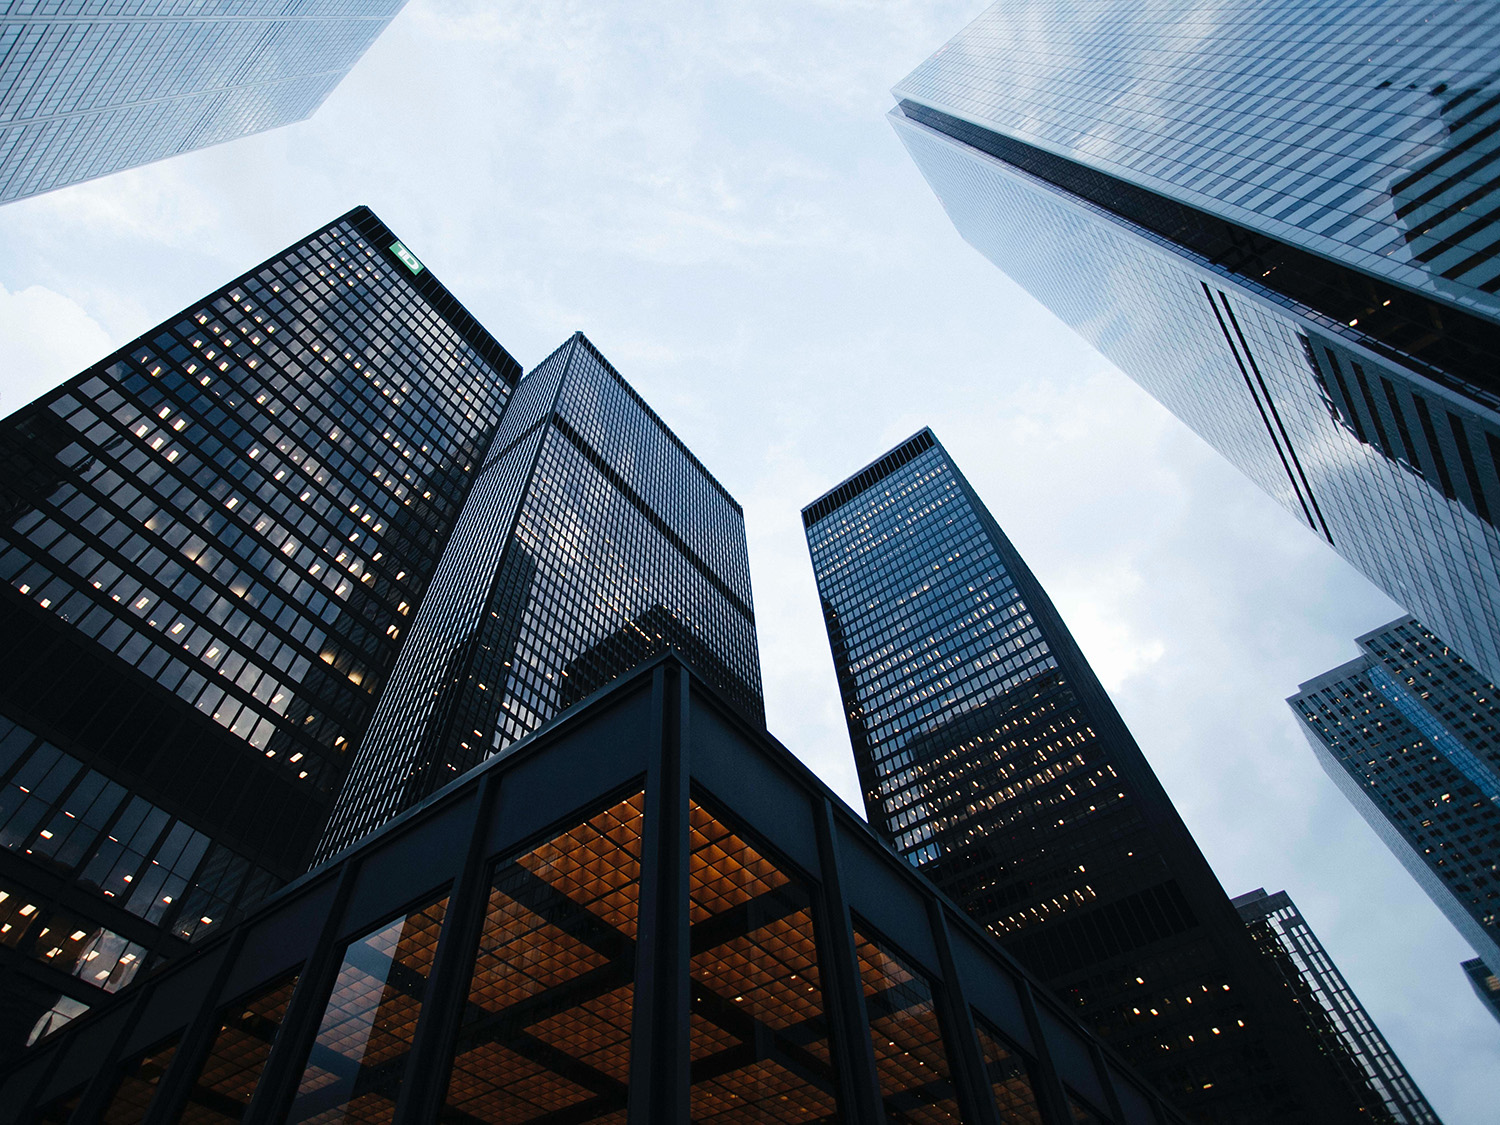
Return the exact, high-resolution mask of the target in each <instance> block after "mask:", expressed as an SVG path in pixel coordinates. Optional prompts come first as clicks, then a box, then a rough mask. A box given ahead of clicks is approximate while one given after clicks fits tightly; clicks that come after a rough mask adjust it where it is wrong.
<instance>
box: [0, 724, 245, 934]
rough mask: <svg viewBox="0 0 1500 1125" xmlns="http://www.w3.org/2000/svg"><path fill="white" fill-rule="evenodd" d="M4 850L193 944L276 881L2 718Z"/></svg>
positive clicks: (0, 838)
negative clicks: (97, 894) (71, 879)
mask: <svg viewBox="0 0 1500 1125" xmlns="http://www.w3.org/2000/svg"><path fill="white" fill-rule="evenodd" d="M0 847H5V848H8V849H9V850H11V851H14V852H18V853H21V854H25V855H27V856H29V857H31V859H32V860H33V861H35V862H37V863H38V864H41V865H42V866H44V867H46V868H49V869H51V870H53V871H56V872H58V873H61V874H65V875H71V876H73V877H74V879H75V881H76V883H77V885H78V886H80V887H83V888H85V889H89V890H94V891H97V892H99V893H100V894H101V895H102V896H103V897H105V898H108V899H111V900H113V901H114V902H116V903H117V904H118V905H119V906H121V907H122V908H123V909H125V910H127V911H129V912H130V913H132V914H135V915H136V916H138V917H140V918H143V919H145V920H146V921H148V922H151V923H153V924H156V925H160V926H162V927H163V928H165V929H167V930H169V931H170V932H172V933H175V934H176V935H177V936H178V937H181V938H185V939H188V940H194V939H197V938H201V937H203V936H206V935H207V934H208V933H209V932H210V928H211V927H214V926H215V924H216V923H217V924H219V926H218V928H222V923H224V922H225V921H226V920H229V919H230V918H233V917H237V916H238V915H239V914H240V913H242V912H243V911H244V910H247V909H249V908H250V907H251V906H253V905H255V903H256V902H258V901H259V900H260V899H261V898H263V897H264V896H265V894H266V893H267V892H268V891H269V889H270V887H271V884H272V882H273V879H272V876H271V875H270V874H269V873H268V872H266V871H263V870H261V869H259V868H257V867H255V866H254V865H253V864H251V863H250V862H249V861H248V860H247V859H245V858H244V857H243V856H241V855H239V854H237V853H236V852H234V851H233V850H232V849H230V848H228V847H226V846H224V845H223V844H220V843H215V842H213V841H211V840H210V838H209V837H208V836H206V835H205V834H203V833H202V832H199V831H197V830H196V829H194V828H192V827H191V826H190V825H189V824H188V823H187V822H185V821H182V820H179V819H175V818H173V817H172V816H170V815H169V814H168V813H166V812H165V811H163V810H162V809H159V808H157V807H156V806H154V805H152V804H151V803H150V802H149V801H147V800H145V799H144V798H142V797H140V796H137V795H134V794H130V793H129V792H128V791H127V790H126V789H125V788H124V787H122V786H120V785H118V784H116V783H114V782H112V781H110V780H109V779H108V778H106V777H105V776H104V775H102V774H100V773H99V772H97V771H96V770H91V769H88V768H86V767H85V766H84V765H83V764H82V763H81V762H79V761H78V760H77V759H75V758H73V757H72V756H70V755H68V754H64V753H63V752H62V751H60V750H58V749H57V748H56V747H54V746H52V745H51V744H50V743H48V742H46V741H44V740H41V739H38V738H36V736H34V735H33V734H32V733H31V732H30V731H28V730H26V729H25V728H24V727H21V726H18V725H16V724H15V723H13V722H11V721H10V720H8V719H4V718H0ZM212 932H217V929H213V930H212ZM19 939H20V935H19V934H18V935H16V940H19ZM64 952H65V951H64ZM47 956H49V957H56V956H58V954H56V953H53V954H48V955H47Z"/></svg>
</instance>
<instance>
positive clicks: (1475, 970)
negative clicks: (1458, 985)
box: [1463, 957, 1500, 1020]
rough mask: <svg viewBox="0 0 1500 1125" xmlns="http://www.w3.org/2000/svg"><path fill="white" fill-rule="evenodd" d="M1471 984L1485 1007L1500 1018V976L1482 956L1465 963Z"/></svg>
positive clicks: (1464, 967) (1466, 973)
mask: <svg viewBox="0 0 1500 1125" xmlns="http://www.w3.org/2000/svg"><path fill="white" fill-rule="evenodd" d="M1463 970H1464V974H1465V975H1466V976H1467V977H1468V978H1469V986H1470V987H1471V988H1473V989H1474V995H1475V996H1477V997H1479V1002H1480V1003H1481V1004H1483V1005H1484V1006H1485V1009H1486V1010H1487V1011H1488V1012H1489V1013H1490V1015H1492V1016H1494V1017H1495V1018H1496V1019H1497V1020H1500V976H1496V975H1495V973H1494V972H1493V971H1492V970H1491V969H1490V967H1489V966H1488V965H1486V964H1485V963H1484V959H1483V958H1482V957H1473V958H1470V959H1469V960H1467V961H1465V962H1464V963H1463Z"/></svg>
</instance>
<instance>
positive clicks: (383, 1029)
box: [287, 896, 448, 1125]
mask: <svg viewBox="0 0 1500 1125" xmlns="http://www.w3.org/2000/svg"><path fill="white" fill-rule="evenodd" d="M447 909H448V899H447V897H446V896H444V897H443V898H442V899H440V900H438V901H437V902H435V903H433V904H432V905H430V906H426V907H424V908H422V909H421V910H418V911H415V912H414V913H412V914H408V915H407V916H406V917H404V918H397V919H396V920H395V921H394V922H391V923H389V924H388V925H385V926H382V927H381V928H380V929H378V930H376V931H374V932H373V933H370V934H367V935H365V936H364V937H363V938H361V939H360V940H358V941H356V942H353V943H351V944H350V946H349V948H348V949H346V950H345V951H344V963H343V964H342V965H341V966H339V975H338V979H337V980H335V981H334V985H333V993H332V995H330V996H329V998H328V1007H327V1008H326V1009H324V1012H323V1020H322V1022H321V1023H320V1024H319V1025H318V1038H317V1040H316V1041H315V1042H314V1043H313V1048H312V1053H311V1055H310V1056H309V1057H308V1060H307V1069H306V1070H304V1071H303V1072H302V1084H301V1085H300V1086H299V1087H298V1088H297V1100H296V1101H295V1102H293V1103H292V1112H291V1115H290V1116H289V1117H288V1118H287V1120H288V1121H290V1122H301V1121H306V1122H317V1123H319V1125H322V1123H331V1122H345V1121H347V1122H384V1121H389V1120H390V1118H391V1115H392V1114H393V1112H394V1111H395V1108H396V1095H397V1093H398V1092H399V1091H400V1089H401V1078H402V1075H403V1074H404V1073H405V1070H406V1052H407V1051H408V1050H409V1049H410V1047H411V1040H412V1035H413V1034H414V1033H415V1032H416V1029H417V1016H418V1015H419V1014H420V1012H421V1010H422V993H423V990H424V989H425V987H426V985H427V974H428V973H429V972H430V971H431V969H432V956H433V953H434V952H435V951H436V949H437V940H438V931H439V930H441V929H442V925H443V915H444V914H445V913H446V912H447Z"/></svg>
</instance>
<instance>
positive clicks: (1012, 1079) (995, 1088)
mask: <svg viewBox="0 0 1500 1125" xmlns="http://www.w3.org/2000/svg"><path fill="white" fill-rule="evenodd" d="M974 1030H975V1031H976V1032H978V1033H979V1052H980V1054H982V1055H983V1056H984V1070H985V1075H986V1077H987V1079H988V1081H989V1086H990V1092H991V1093H993V1094H994V1095H995V1108H996V1109H998V1110H999V1111H1000V1120H1001V1121H1002V1122H1004V1125H1013V1123H1014V1125H1042V1113H1041V1110H1039V1109H1038V1108H1037V1104H1036V1094H1035V1093H1034V1092H1033V1091H1032V1088H1031V1079H1030V1078H1028V1077H1027V1076H1026V1064H1025V1063H1024V1062H1023V1061H1022V1060H1021V1056H1020V1054H1019V1053H1017V1052H1016V1051H1014V1050H1012V1049H1011V1048H1010V1047H1008V1046H1006V1045H1005V1044H1004V1042H1003V1041H1002V1040H1001V1038H1000V1036H999V1034H998V1033H996V1032H992V1031H991V1030H990V1029H989V1028H988V1027H986V1026H985V1025H984V1024H983V1023H980V1022H979V1021H978V1020H977V1019H976V1020H975V1021H974Z"/></svg>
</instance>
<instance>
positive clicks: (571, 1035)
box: [442, 793, 644, 1125]
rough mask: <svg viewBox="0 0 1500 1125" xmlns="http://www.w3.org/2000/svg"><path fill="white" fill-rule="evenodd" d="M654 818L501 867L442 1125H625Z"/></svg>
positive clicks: (606, 823) (578, 828) (625, 820)
mask: <svg viewBox="0 0 1500 1125" xmlns="http://www.w3.org/2000/svg"><path fill="white" fill-rule="evenodd" d="M643 807H644V797H643V796H642V795H641V794H639V793H637V794H636V795H634V796H632V797H630V798H628V799H627V800H624V801H621V802H620V803H619V804H617V805H614V806H613V807H611V808H608V809H605V810H604V811H602V812H600V813H598V814H597V815H595V816H593V817H590V818H589V819H588V820H585V821H583V822H582V823H580V824H577V825H575V826H574V827H573V828H570V829H569V830H568V831H566V832H563V833H561V834H559V835H558V836H556V837H554V838H553V839H550V840H548V841H547V842H546V843H543V844H540V845H538V846H537V847H535V848H532V849H531V850H530V851H528V852H526V853H524V854H523V855H520V856H517V857H515V858H513V859H510V860H505V861H502V862H501V863H500V864H498V865H497V866H496V869H495V877H494V881H493V883H492V884H491V889H490V901H489V910H488V913H487V915H486V917H485V922H484V932H483V934H482V936H481V937H480V939H479V951H478V955H477V957H476V958H475V962H474V976H473V979H472V981H471V982H470V985H469V1003H468V1006H467V1008H466V1009H465V1014H464V1019H463V1024H462V1026H461V1028H460V1031H459V1037H458V1048H457V1052H456V1056H455V1058H454V1062H453V1071H452V1074H451V1076H450V1078H449V1083H448V1095H447V1101H446V1105H445V1106H444V1110H443V1115H442V1118H443V1120H444V1121H454V1122H459V1121H462V1122H487V1123H492V1125H499V1123H501V1122H507V1123H508V1122H524V1121H532V1120H536V1119H539V1118H543V1117H547V1116H548V1115H550V1114H553V1113H558V1112H560V1111H566V1113H565V1116H566V1120H567V1121H569V1122H585V1121H589V1122H614V1121H623V1120H624V1115H625V1101H626V1093H627V1089H628V1083H629V1080H630V1022H631V1010H632V1000H633V996H634V974H635V936H636V910H637V905H638V896H639V882H640V855H641V823H642V809H643Z"/></svg>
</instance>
